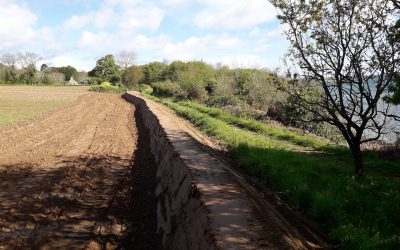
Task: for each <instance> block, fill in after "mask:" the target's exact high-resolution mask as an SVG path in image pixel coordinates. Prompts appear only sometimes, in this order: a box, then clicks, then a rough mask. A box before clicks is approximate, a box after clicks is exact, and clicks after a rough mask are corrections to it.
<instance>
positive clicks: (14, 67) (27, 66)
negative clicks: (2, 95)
mask: <svg viewBox="0 0 400 250" xmlns="http://www.w3.org/2000/svg"><path fill="white" fill-rule="evenodd" d="M40 60H42V58H41V57H40V56H39V55H38V54H35V53H32V52H25V53H15V54H3V55H1V56H0V83H3V84H45V85H52V84H64V83H66V82H68V81H69V80H70V79H71V78H72V77H73V78H74V79H75V80H76V82H77V83H79V84H84V83H88V81H89V78H88V75H87V73H86V72H78V71H77V70H76V69H75V68H74V67H72V66H65V67H48V66H47V65H46V64H42V65H41V67H40V69H37V67H36V65H37V63H38V62H39V61H40Z"/></svg>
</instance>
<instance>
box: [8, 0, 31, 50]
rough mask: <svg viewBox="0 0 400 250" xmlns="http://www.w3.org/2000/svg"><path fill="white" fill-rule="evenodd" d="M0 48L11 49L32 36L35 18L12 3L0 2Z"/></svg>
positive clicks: (24, 9)
mask: <svg viewBox="0 0 400 250" xmlns="http://www.w3.org/2000/svg"><path fill="white" fill-rule="evenodd" d="M0 17H1V19H0V48H2V49H3V48H4V49H5V48H13V47H16V46H18V45H20V44H22V43H24V42H26V41H27V40H31V39H32V38H33V37H34V35H35V31H34V27H35V25H36V22H37V16H36V15H35V14H34V13H32V12H31V11H30V10H29V9H28V8H26V7H23V6H20V5H17V4H16V3H14V2H13V1H9V0H2V1H0Z"/></svg>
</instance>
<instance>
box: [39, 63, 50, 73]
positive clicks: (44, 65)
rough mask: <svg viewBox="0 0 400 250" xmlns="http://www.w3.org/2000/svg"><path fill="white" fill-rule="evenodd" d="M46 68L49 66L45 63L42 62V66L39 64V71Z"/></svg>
mask: <svg viewBox="0 0 400 250" xmlns="http://www.w3.org/2000/svg"><path fill="white" fill-rule="evenodd" d="M48 68H49V66H47V64H45V63H43V64H42V66H40V71H45V70H46V69H48Z"/></svg>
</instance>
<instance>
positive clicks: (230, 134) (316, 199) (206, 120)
mask: <svg viewBox="0 0 400 250" xmlns="http://www.w3.org/2000/svg"><path fill="white" fill-rule="evenodd" d="M151 98H152V99H153V100H156V101H159V102H161V103H163V104H165V105H166V106H168V107H170V108H171V109H173V110H174V111H175V112H176V113H177V114H178V115H180V116H182V117H184V118H185V119H187V120H189V121H191V122H192V123H193V124H194V125H195V126H196V127H198V128H199V129H200V130H202V131H203V132H205V133H207V134H208V135H210V136H214V137H216V138H218V139H219V140H220V141H221V142H222V143H223V144H224V145H225V146H226V147H227V148H228V150H229V151H230V152H231V153H232V154H233V155H234V157H235V158H236V159H237V160H238V162H239V163H240V164H241V166H242V167H243V168H244V169H245V170H246V171H247V173H248V174H250V175H254V176H258V177H259V178H261V179H262V180H264V181H265V182H266V183H268V185H269V186H271V187H272V188H273V189H274V190H275V192H276V193H277V194H278V195H279V196H280V197H281V198H282V199H284V200H285V201H287V202H288V203H290V204H291V205H292V206H294V207H295V208H296V209H298V210H299V211H302V212H303V213H304V214H305V215H306V216H308V217H310V218H312V219H314V220H315V221H317V222H319V223H320V224H321V225H322V227H323V228H324V229H325V230H326V232H327V233H328V235H329V237H330V239H331V242H332V243H333V244H334V245H335V246H337V247H338V248H339V249H398V248H399V246H400V244H399V240H398V236H399V235H400V229H399V228H400V227H399V225H400V213H399V211H400V193H399V190H400V185H399V182H398V181H395V180H393V179H390V178H387V177H385V176H382V175H379V174H378V173H376V172H368V171H367V176H366V177H364V178H361V179H358V180H355V179H353V178H352V173H353V171H352V170H353V168H352V163H351V162H348V161H346V160H343V159H339V160H337V159H336V158H334V157H332V159H331V160H327V159H326V158H324V159H323V160H321V159H319V158H318V157H312V156H310V155H307V154H304V153H301V152H293V151H289V150H287V145H285V141H284V139H285V138H281V137H278V138H280V139H282V141H274V140H272V141H271V140H267V139H265V138H263V137H262V136H259V135H257V134H254V133H252V132H250V131H246V130H243V129H241V127H243V126H241V125H240V124H238V125H237V127H235V126H232V125H233V123H232V122H228V121H226V120H225V119H228V118H226V117H225V119H223V118H221V117H223V115H224V114H223V113H221V114H218V116H217V115H214V116H213V115H210V114H209V112H210V110H206V109H204V110H203V111H204V112H201V110H202V108H200V107H199V106H196V108H192V106H191V105H189V104H188V103H185V104H183V103H180V102H178V103H177V102H173V101H171V100H169V99H159V98H156V97H151ZM196 105H197V104H196ZM206 111H208V112H206ZM229 119H230V118H229ZM249 126H250V125H249ZM252 131H254V130H252ZM269 133H271V134H272V132H269ZM286 139H288V140H289V142H293V143H296V140H303V139H304V138H301V137H299V138H297V137H295V136H293V135H292V137H288V138H286ZM305 141H306V142H307V140H305ZM286 143H287V142H286ZM310 143H312V144H313V145H319V144H314V143H315V142H313V141H310ZM307 145H309V144H307ZM376 163H377V165H379V164H382V161H378V160H376V159H372V158H371V159H370V161H369V162H367V163H366V164H367V165H368V166H369V167H373V165H375V164H376Z"/></svg>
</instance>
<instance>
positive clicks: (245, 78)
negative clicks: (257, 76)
mask: <svg viewBox="0 0 400 250" xmlns="http://www.w3.org/2000/svg"><path fill="white" fill-rule="evenodd" d="M252 82H253V73H252V71H251V70H237V71H236V72H235V83H236V89H237V92H236V93H235V94H236V95H239V96H246V95H248V94H249V92H250V88H251V86H252Z"/></svg>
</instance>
